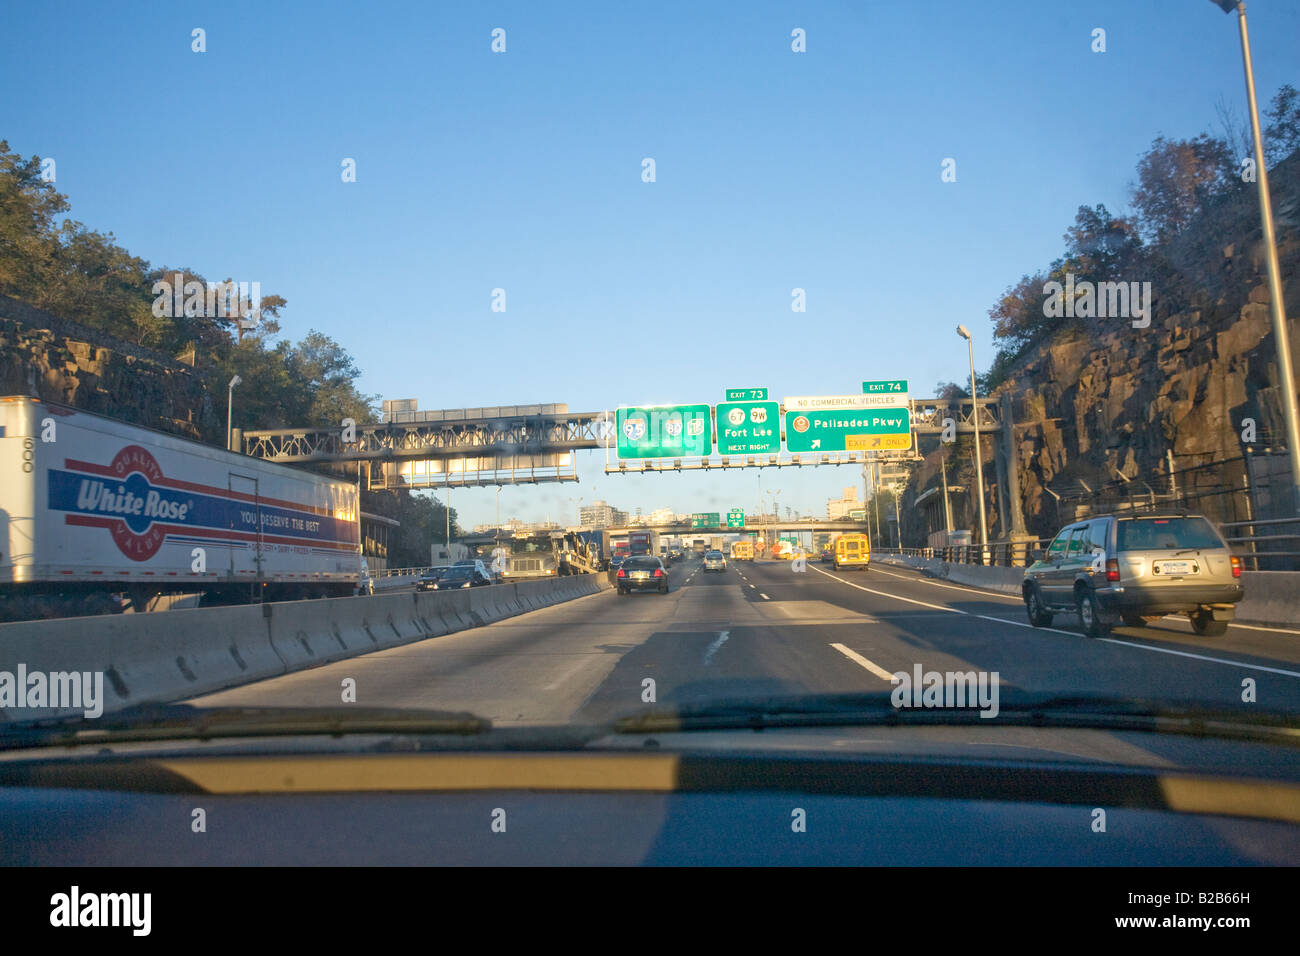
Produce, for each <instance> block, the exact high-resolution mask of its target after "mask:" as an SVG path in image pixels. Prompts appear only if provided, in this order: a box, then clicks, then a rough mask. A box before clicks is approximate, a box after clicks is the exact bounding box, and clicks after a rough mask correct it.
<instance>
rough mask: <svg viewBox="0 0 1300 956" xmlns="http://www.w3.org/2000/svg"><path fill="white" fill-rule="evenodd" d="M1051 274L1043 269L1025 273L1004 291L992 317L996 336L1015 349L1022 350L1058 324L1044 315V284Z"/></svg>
mask: <svg viewBox="0 0 1300 956" xmlns="http://www.w3.org/2000/svg"><path fill="white" fill-rule="evenodd" d="M1048 278H1049V277H1048V276H1046V275H1044V274H1043V273H1041V272H1039V273H1036V274H1035V275H1032V276H1028V275H1025V276H1021V277H1020V281H1019V282H1017V283H1016V284H1015V285H1013V286H1010V287H1008V288H1007V290H1006V291H1005V292H1003V293H1002V297H1001V298H1000V299H998V301H997V303H996V304H995V305H994V306H993V308H991V309H989V318H991V319H992V320H993V337H994V338H995V339H999V340H1001V341H1003V342H1005V343H1006V344H1007V345H1008V346H1009V347H1010V348H1012V349H1013V350H1017V351H1018V350H1020V349H1022V348H1024V347H1025V346H1026V345H1028V344H1029V343H1030V342H1033V341H1035V340H1036V339H1037V338H1038V337H1039V336H1041V335H1043V334H1044V333H1046V332H1049V331H1051V330H1053V329H1055V328H1057V327H1058V326H1056V325H1054V324H1053V321H1054V320H1049V319H1048V318H1047V317H1046V315H1045V314H1044V310H1043V302H1044V301H1045V300H1046V298H1047V296H1046V295H1045V294H1044V293H1043V285H1044V284H1045V283H1046V282H1047V281H1048Z"/></svg>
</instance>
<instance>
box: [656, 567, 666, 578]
mask: <svg viewBox="0 0 1300 956" xmlns="http://www.w3.org/2000/svg"><path fill="white" fill-rule="evenodd" d="M663 576H664V569H663V568H655V577H657V578H662V577H663Z"/></svg>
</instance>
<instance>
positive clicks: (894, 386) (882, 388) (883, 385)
mask: <svg viewBox="0 0 1300 956" xmlns="http://www.w3.org/2000/svg"><path fill="white" fill-rule="evenodd" d="M862 394H864V395H888V394H897V395H906V394H907V379H905V378H894V379H886V380H884V381H880V382H863V383H862Z"/></svg>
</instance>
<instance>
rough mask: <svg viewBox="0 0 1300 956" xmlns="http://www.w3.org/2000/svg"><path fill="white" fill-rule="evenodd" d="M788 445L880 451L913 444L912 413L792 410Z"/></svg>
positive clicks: (806, 448)
mask: <svg viewBox="0 0 1300 956" xmlns="http://www.w3.org/2000/svg"><path fill="white" fill-rule="evenodd" d="M785 445H786V448H787V449H789V450H790V451H791V452H810V451H826V452H830V451H879V450H883V449H891V450H903V451H906V450H907V449H909V448H911V447H912V416H911V412H910V411H909V410H908V409H906V408H839V409H809V410H807V411H801V410H794V411H791V410H790V406H789V405H787V406H786V413H785Z"/></svg>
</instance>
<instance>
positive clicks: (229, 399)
mask: <svg viewBox="0 0 1300 956" xmlns="http://www.w3.org/2000/svg"><path fill="white" fill-rule="evenodd" d="M242 381H243V379H242V378H240V377H239V376H238V375H236V376H235V377H234V378H232V379H231V380H230V384H229V385H228V386H227V387H226V451H234V450H235V449H233V448H231V447H230V423H231V421H232V418H231V412H232V411H233V410H234V405H235V387H236V386H237V385H239V383H240V382H242Z"/></svg>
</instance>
